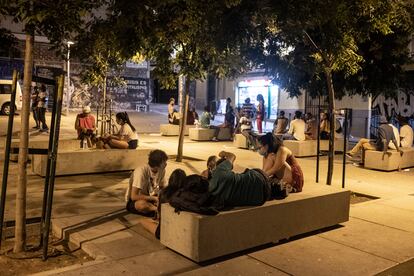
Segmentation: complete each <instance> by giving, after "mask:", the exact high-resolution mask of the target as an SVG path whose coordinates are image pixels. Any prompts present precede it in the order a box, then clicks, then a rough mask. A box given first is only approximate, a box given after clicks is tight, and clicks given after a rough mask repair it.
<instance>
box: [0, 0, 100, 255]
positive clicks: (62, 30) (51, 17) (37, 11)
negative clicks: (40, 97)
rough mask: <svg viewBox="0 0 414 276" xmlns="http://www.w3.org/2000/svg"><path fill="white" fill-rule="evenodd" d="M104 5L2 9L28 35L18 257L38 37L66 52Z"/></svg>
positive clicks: (78, 2) (21, 1)
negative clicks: (74, 35)
mask: <svg viewBox="0 0 414 276" xmlns="http://www.w3.org/2000/svg"><path fill="white" fill-rule="evenodd" d="M100 4H101V1H82V0H74V1H64V0H56V1H55V0H44V1H31V0H14V1H6V3H4V5H2V12H3V13H5V14H7V15H9V16H12V17H13V19H14V21H15V22H20V23H22V24H23V25H24V31H25V34H26V46H25V65H24V80H23V99H22V111H21V130H20V144H19V163H18V167H19V169H18V171H19V177H18V185H17V193H16V228H15V229H16V230H15V244H14V253H19V252H22V251H24V250H25V248H26V227H25V226H26V225H25V223H26V190H27V188H26V186H27V172H26V168H27V149H28V138H29V135H28V133H29V115H30V94H31V81H32V68H33V46H34V36H35V35H44V36H46V37H47V38H48V39H49V40H50V42H51V44H52V45H53V46H54V49H56V50H57V51H59V50H62V49H64V42H65V40H67V39H70V38H71V36H72V33H74V32H78V31H80V30H81V28H82V26H84V22H85V20H86V17H85V16H86V13H87V12H88V11H91V10H92V9H93V8H95V7H98V6H99V5H100Z"/></svg>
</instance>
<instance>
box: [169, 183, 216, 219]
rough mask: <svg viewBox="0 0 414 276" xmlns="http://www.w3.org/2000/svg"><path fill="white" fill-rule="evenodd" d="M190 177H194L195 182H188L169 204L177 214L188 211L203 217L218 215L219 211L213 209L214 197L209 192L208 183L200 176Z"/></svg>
mask: <svg viewBox="0 0 414 276" xmlns="http://www.w3.org/2000/svg"><path fill="white" fill-rule="evenodd" d="M188 177H193V179H192V180H193V181H186V183H185V184H184V185H183V187H182V188H180V189H179V190H177V191H176V192H175V193H174V194H172V195H171V197H170V198H169V203H170V205H171V206H172V207H174V208H175V212H177V213H179V212H180V211H188V212H193V213H198V214H202V215H217V214H218V211H217V210H216V209H215V208H214V207H212V202H213V197H212V195H211V194H210V193H209V191H208V181H207V180H205V179H203V178H202V177H201V176H198V175H190V176H188ZM197 177H198V179H197Z"/></svg>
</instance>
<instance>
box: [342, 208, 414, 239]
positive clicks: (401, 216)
mask: <svg viewBox="0 0 414 276" xmlns="http://www.w3.org/2000/svg"><path fill="white" fill-rule="evenodd" d="M350 216H351V217H355V218H359V219H363V220H366V221H371V222H375V223H378V224H382V225H386V226H389V227H394V228H397V229H400V230H405V231H409V232H412V233H413V232H414V212H413V211H410V210H406V209H402V208H396V207H392V206H388V205H384V204H380V203H369V204H363V205H360V206H358V205H355V206H353V207H352V208H351V214H350Z"/></svg>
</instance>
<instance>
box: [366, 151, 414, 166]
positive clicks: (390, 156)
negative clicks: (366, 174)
mask: <svg viewBox="0 0 414 276" xmlns="http://www.w3.org/2000/svg"><path fill="white" fill-rule="evenodd" d="M401 150H402V151H403V152H404V153H403V156H402V157H401V155H400V153H399V152H398V151H396V150H389V151H387V153H386V154H385V155H383V152H382V151H374V150H367V151H365V159H364V167H365V168H368V169H374V170H381V171H394V170H398V168H401V169H404V168H409V167H414V148H402V149H401Z"/></svg>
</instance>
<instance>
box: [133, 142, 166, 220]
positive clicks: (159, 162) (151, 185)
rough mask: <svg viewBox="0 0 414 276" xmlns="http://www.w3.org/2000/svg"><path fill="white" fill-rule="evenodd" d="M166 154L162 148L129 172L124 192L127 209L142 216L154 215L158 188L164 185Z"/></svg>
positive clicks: (152, 152)
mask: <svg viewBox="0 0 414 276" xmlns="http://www.w3.org/2000/svg"><path fill="white" fill-rule="evenodd" d="M167 160H168V156H167V154H166V153H165V152H164V151H162V150H153V151H151V152H150V154H149V155H148V164H146V165H143V166H142V167H138V168H136V169H135V170H134V172H133V173H132V174H131V177H130V179H129V186H128V190H127V192H126V200H127V205H126V209H127V211H129V212H131V213H134V214H140V215H144V216H151V217H153V216H155V214H156V212H157V206H158V195H159V191H160V189H162V188H163V187H164V186H165V182H166V181H165V168H166V166H167Z"/></svg>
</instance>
